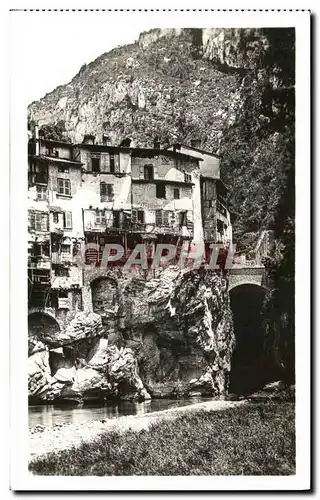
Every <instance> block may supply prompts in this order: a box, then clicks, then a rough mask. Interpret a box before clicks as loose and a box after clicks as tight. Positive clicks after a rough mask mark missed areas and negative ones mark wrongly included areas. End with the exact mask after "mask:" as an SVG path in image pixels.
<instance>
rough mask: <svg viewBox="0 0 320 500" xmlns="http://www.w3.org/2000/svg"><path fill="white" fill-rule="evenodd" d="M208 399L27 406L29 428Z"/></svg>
mask: <svg viewBox="0 0 320 500" xmlns="http://www.w3.org/2000/svg"><path fill="white" fill-rule="evenodd" d="M209 400H210V398H200V397H199V398H188V399H177V400H174V399H153V400H151V401H144V402H143V403H133V402H131V401H120V402H118V403H115V402H112V403H111V402H108V403H106V404H101V403H100V404H94V403H87V404H85V405H83V406H71V405H70V406H69V405H64V406H57V405H38V406H29V427H35V426H36V425H39V424H40V425H45V426H52V425H53V424H61V423H66V422H71V423H76V424H78V423H84V422H90V421H91V420H103V419H104V420H107V419H108V418H118V417H122V416H124V415H144V414H145V413H152V412H154V411H160V410H167V409H168V408H174V407H177V406H185V405H189V404H194V403H199V402H201V401H209Z"/></svg>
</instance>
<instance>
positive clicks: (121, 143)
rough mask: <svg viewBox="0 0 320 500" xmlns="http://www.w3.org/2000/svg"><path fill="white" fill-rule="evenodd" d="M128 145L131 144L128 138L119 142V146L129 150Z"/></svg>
mask: <svg viewBox="0 0 320 500" xmlns="http://www.w3.org/2000/svg"><path fill="white" fill-rule="evenodd" d="M130 144H131V139H130V137H126V138H125V139H122V141H121V142H120V146H122V147H124V148H130Z"/></svg>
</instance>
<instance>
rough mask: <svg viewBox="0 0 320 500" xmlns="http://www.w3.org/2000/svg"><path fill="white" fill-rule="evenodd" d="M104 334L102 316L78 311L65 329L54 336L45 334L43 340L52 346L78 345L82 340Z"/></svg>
mask: <svg viewBox="0 0 320 500" xmlns="http://www.w3.org/2000/svg"><path fill="white" fill-rule="evenodd" d="M101 335H102V328H101V318H100V316H99V315H98V314H95V313H85V312H78V313H77V314H76V316H75V317H74V319H73V320H72V321H70V323H69V325H68V326H67V328H66V329H65V331H59V332H56V333H55V335H54V336H50V337H49V336H45V335H44V336H43V340H44V341H45V342H46V344H48V345H50V346H51V347H60V346H65V345H76V344H77V343H79V342H81V341H82V340H89V339H95V338H96V337H99V336H101Z"/></svg>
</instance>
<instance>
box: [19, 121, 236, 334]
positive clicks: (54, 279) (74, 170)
mask: <svg viewBox="0 0 320 500" xmlns="http://www.w3.org/2000/svg"><path fill="white" fill-rule="evenodd" d="M219 161H220V160H219V158H218V157H217V156H216V155H212V154H211V153H206V152H204V151H201V150H199V149H196V148H194V147H191V146H190V147H189V146H183V145H173V146H172V147H170V148H163V147H161V144H160V143H159V142H158V141H155V143H154V144H153V147H151V148H133V147H130V140H125V141H123V142H122V145H121V146H115V145H111V144H110V141H109V138H108V137H103V139H102V141H101V143H100V144H97V143H96V141H95V137H94V136H91V135H86V136H85V137H84V140H83V142H82V143H81V144H68V143H64V142H60V141H53V140H48V139H45V138H43V137H41V136H39V133H38V131H37V127H35V130H34V133H33V136H32V137H31V138H30V139H29V147H28V293H29V310H31V311H34V310H39V311H48V312H50V314H51V315H53V316H54V317H55V318H57V319H58V320H60V322H62V323H63V324H67V322H68V321H69V320H70V319H72V318H73V317H74V315H75V313H76V312H77V311H81V310H83V308H84V304H83V296H84V293H83V289H84V282H86V279H87V276H86V273H88V272H89V271H87V270H86V268H85V266H79V265H77V259H76V258H77V255H79V253H81V252H82V250H83V248H84V247H83V246H84V244H86V245H87V246H88V244H92V245H90V247H92V248H89V249H88V250H86V252H85V263H86V264H90V263H91V264H92V263H94V264H95V266H96V267H99V266H100V265H101V261H102V257H103V251H104V247H105V245H106V244H118V245H121V246H122V247H123V248H124V255H123V261H125V260H126V259H127V258H128V256H129V255H130V254H131V252H132V251H133V250H134V248H135V247H136V245H137V244H139V243H144V244H145V245H146V246H147V249H148V252H147V254H148V261H149V262H150V263H151V262H152V259H153V256H154V252H155V247H156V245H157V244H158V243H163V244H168V243H170V244H173V245H175V246H176V248H177V249H181V248H182V246H184V248H189V249H192V246H193V245H197V246H199V245H203V248H205V246H206V245H209V244H211V243H225V244H228V243H231V241H232V228H231V223H230V214H229V211H228V209H227V204H226V188H225V186H224V185H223V183H222V181H221V180H220V169H219ZM178 253H179V252H177V254H178ZM120 264H121V262H118V263H117V265H120ZM144 276H145V277H147V276H146V274H145V275H144Z"/></svg>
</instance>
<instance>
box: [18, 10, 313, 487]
mask: <svg viewBox="0 0 320 500" xmlns="http://www.w3.org/2000/svg"><path fill="white" fill-rule="evenodd" d="M309 31H310V13H309V12H308V11H295V12H289V11H281V12H274V11H268V10H266V11H262V12H254V11H243V12H237V11H228V12H221V11H208V10H207V11H202V10H196V11H193V12H190V11H187V10H186V11H183V10H180V11H175V12H173V11H172V12H168V11H165V10H163V11H162V10H158V11H153V10H152V9H151V10H149V11H143V12H142V11H138V10H134V9H133V10H129V9H128V10H123V11H120V10H116V9H115V10H91V11H88V10H81V9H78V10H74V11H71V10H59V11H54V10H42V11H41V10H40V11H36V10H26V11H22V10H20V11H19V10H17V11H12V12H11V13H10V44H11V45H10V50H11V55H10V57H11V82H10V85H11V89H10V91H11V102H10V134H11V136H10V139H11V144H10V148H11V150H10V155H11V164H10V174H11V194H10V196H11V200H12V203H11V207H12V211H11V226H12V227H11V259H12V260H11V282H12V294H11V350H12V355H11V382H12V401H11V403H12V408H11V422H12V437H11V439H12V456H11V463H12V465H11V487H12V489H14V490H106V491H107V490H156V489H157V490H190V489H193V490H242V489H246V490H250V489H253V490H268V489H269V490H299V489H300V490H301V489H308V488H310V401H309V394H310V391H309V387H310V379H309V376H310V332H309V325H310V318H309V317H308V311H309V301H310V297H309V295H308V294H309V289H310V287H309V279H310V277H309V276H308V272H307V270H306V268H305V265H304V260H303V259H304V255H305V253H304V249H303V248H304V247H305V244H306V241H307V240H306V238H307V239H308V231H309V229H308V228H309V225H308V220H309V217H310V214H309V206H310V203H309V201H310V192H309V189H310V188H309V186H310V167H309V163H310V157H309V155H310V151H309V143H310V130H309V124H310V114H309V113H310V110H309V97H310V96H309V92H310V77H309V75H310V66H309V65H310V48H309V43H310V32H309ZM301 245H302V247H301ZM13 263H14V264H13ZM303 269H304V270H303Z"/></svg>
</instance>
